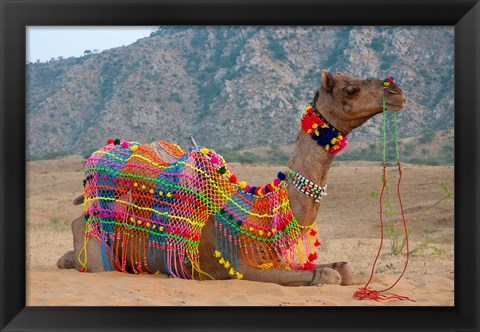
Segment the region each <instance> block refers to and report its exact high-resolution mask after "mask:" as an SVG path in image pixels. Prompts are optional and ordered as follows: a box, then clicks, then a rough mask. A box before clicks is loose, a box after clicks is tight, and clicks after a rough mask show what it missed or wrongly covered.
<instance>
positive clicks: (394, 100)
mask: <svg viewBox="0 0 480 332" xmlns="http://www.w3.org/2000/svg"><path fill="white" fill-rule="evenodd" d="M390 92H392V93H394V95H393V96H391V98H387V109H388V110H390V111H393V112H400V111H401V110H402V109H403V108H404V107H405V102H406V101H407V98H406V97H405V96H404V95H402V94H401V93H398V92H397V91H395V92H393V91H390Z"/></svg>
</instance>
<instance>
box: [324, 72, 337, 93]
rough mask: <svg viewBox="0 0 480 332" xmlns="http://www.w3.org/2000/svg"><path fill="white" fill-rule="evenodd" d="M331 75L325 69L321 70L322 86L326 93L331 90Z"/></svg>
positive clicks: (332, 82) (332, 81)
mask: <svg viewBox="0 0 480 332" xmlns="http://www.w3.org/2000/svg"><path fill="white" fill-rule="evenodd" d="M333 84H334V80H333V75H332V74H331V73H330V72H329V71H326V70H322V86H323V88H324V89H325V91H327V92H328V93H330V92H332V91H333Z"/></svg>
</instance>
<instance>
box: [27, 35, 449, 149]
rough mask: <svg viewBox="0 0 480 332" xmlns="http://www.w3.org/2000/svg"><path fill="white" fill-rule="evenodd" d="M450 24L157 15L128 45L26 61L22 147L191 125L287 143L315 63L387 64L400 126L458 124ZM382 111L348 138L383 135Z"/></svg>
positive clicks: (214, 133)
mask: <svg viewBox="0 0 480 332" xmlns="http://www.w3.org/2000/svg"><path fill="white" fill-rule="evenodd" d="M453 56H454V31H453V28H451V27H306V26H305V27H164V28H159V29H157V30H155V31H153V32H152V34H151V36H150V37H147V38H143V39H140V40H138V41H137V42H135V43H134V44H132V45H129V46H126V47H119V48H114V49H110V50H106V51H103V52H101V53H92V52H86V53H85V56H83V57H79V58H73V57H72V58H68V59H57V60H54V61H49V62H47V63H38V62H37V63H28V64H27V110H26V112H27V147H26V149H27V156H28V157H30V158H41V157H46V156H54V155H63V154H74V153H75V154H85V153H88V152H91V151H93V150H95V149H96V148H98V147H99V146H100V145H102V144H105V143H106V141H107V139H108V138H111V137H112V138H117V137H119V138H121V139H126V140H134V141H138V142H144V143H146V142H151V141H154V140H171V141H175V142H177V143H179V144H180V145H183V146H188V145H189V144H190V142H189V139H188V138H189V136H191V135H192V136H193V137H194V138H195V139H196V141H197V142H198V143H199V144H201V145H206V146H209V147H212V148H214V149H218V150H220V149H221V148H228V149H234V148H243V149H244V148H248V147H255V146H260V145H263V146H269V145H289V144H291V143H292V142H293V139H294V137H295V134H296V132H297V131H298V119H299V114H300V113H301V112H302V111H303V107H304V105H306V104H307V103H308V102H309V101H310V100H311V99H312V97H313V94H314V91H315V89H316V88H317V87H318V85H319V84H320V71H321V69H330V70H331V71H332V72H345V73H350V74H352V75H355V76H359V77H364V78H367V77H375V78H380V79H383V78H385V77H387V76H389V75H392V76H394V77H395V79H396V81H397V82H398V83H399V85H400V86H401V87H402V89H403V90H404V91H405V94H406V95H407V96H408V103H407V106H406V109H405V110H404V112H402V113H401V115H400V116H399V132H400V136H401V137H403V138H406V137H415V136H420V135H422V133H423V132H424V131H425V130H429V131H433V132H435V131H439V130H451V129H453V126H454V58H453ZM380 122H381V119H380V117H377V118H374V119H372V120H370V121H369V122H368V123H367V124H366V125H365V126H364V127H362V128H361V129H359V130H357V131H356V132H354V133H352V134H351V138H350V141H351V142H361V141H366V139H367V138H371V137H372V136H374V137H380V129H381V126H380Z"/></svg>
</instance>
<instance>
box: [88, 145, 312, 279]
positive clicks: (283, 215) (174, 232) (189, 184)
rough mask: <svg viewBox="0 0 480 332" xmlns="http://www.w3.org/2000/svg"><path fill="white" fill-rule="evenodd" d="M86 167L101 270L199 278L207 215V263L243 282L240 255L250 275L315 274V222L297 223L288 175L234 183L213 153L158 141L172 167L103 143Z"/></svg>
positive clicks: (150, 154)
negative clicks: (253, 271) (210, 241)
mask: <svg viewBox="0 0 480 332" xmlns="http://www.w3.org/2000/svg"><path fill="white" fill-rule="evenodd" d="M108 143H109V144H108V145H107V146H104V147H102V148H101V149H100V150H98V151H96V152H94V153H93V154H92V156H91V157H90V158H89V159H88V160H87V162H86V169H85V180H84V186H85V190H84V205H85V219H86V223H87V227H86V234H85V244H84V251H83V252H82V253H80V255H79V261H80V263H81V264H82V267H83V270H86V266H87V257H86V250H85V248H86V245H87V243H88V241H89V239H90V238H92V237H94V238H95V239H96V240H97V241H99V243H100V246H101V251H102V259H103V263H104V267H105V269H106V270H107V271H109V270H117V271H124V272H133V273H158V272H159V271H165V272H166V273H167V274H169V275H171V276H173V277H178V278H189V279H191V278H194V277H195V276H197V275H198V276H199V278H203V277H204V276H208V274H206V273H205V272H203V271H202V268H201V262H200V253H199V244H200V241H202V238H201V235H202V229H203V227H204V226H205V223H207V222H208V221H209V217H210V216H212V215H213V216H214V217H213V223H214V228H215V233H216V237H215V247H216V250H215V252H214V256H215V257H216V258H217V259H218V262H219V264H221V265H223V266H224V268H226V269H227V271H228V273H229V275H231V276H232V277H236V278H238V279H241V278H242V277H243V274H242V273H241V271H239V267H238V266H239V256H240V255H242V257H243V259H244V260H245V261H246V262H247V263H248V264H249V265H251V266H253V267H256V268H262V269H268V268H283V269H313V268H314V265H313V261H314V260H315V259H316V258H317V254H316V253H315V250H314V248H315V247H316V246H319V245H320V242H319V241H318V239H317V237H316V234H317V231H316V226H314V225H315V222H314V223H313V224H312V225H311V226H302V225H299V224H298V223H297V220H296V219H295V217H294V216H293V213H292V210H291V208H290V202H289V198H288V192H287V188H286V175H285V174H284V173H282V172H280V173H279V174H278V177H277V178H276V179H275V180H274V181H273V182H271V183H269V184H267V185H266V186H265V187H255V186H250V185H248V184H246V182H243V181H239V180H238V179H237V177H236V176H235V175H234V174H232V172H231V169H230V167H229V166H228V165H227V164H226V163H225V160H224V159H223V157H222V156H220V155H218V154H217V153H215V151H213V150H210V149H207V148H200V147H191V148H190V149H189V150H188V151H187V152H184V151H183V150H182V149H181V148H180V147H178V146H177V145H175V144H171V143H166V142H157V143H156V144H158V145H160V146H161V147H162V148H163V149H164V150H165V151H167V152H168V154H170V155H171V156H173V157H175V158H176V159H178V160H177V161H176V162H173V163H168V162H167V161H165V160H163V159H162V158H161V157H160V155H159V154H158V153H157V152H156V150H155V147H154V146H153V145H140V144H139V143H132V142H126V141H123V142H121V141H120V140H118V139H117V140H109V142H108Z"/></svg>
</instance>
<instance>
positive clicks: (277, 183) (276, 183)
mask: <svg viewBox="0 0 480 332" xmlns="http://www.w3.org/2000/svg"><path fill="white" fill-rule="evenodd" d="M273 184H274V185H275V186H278V185H280V179H279V178H276V179H275V180H273Z"/></svg>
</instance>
